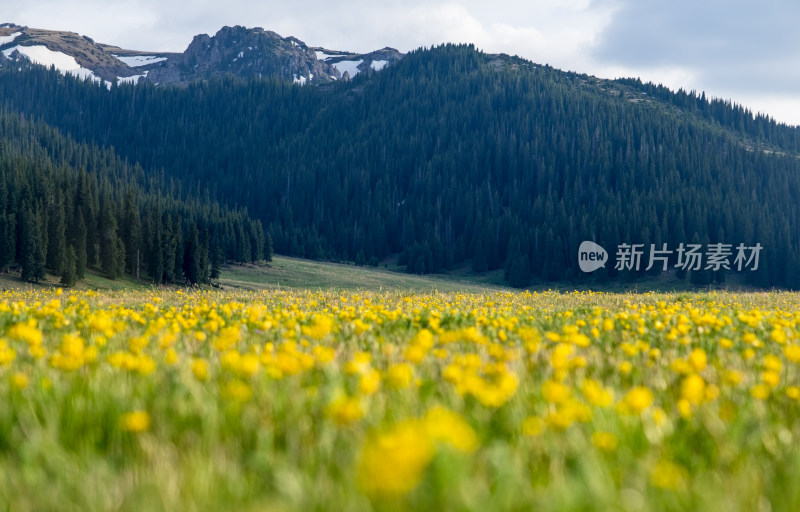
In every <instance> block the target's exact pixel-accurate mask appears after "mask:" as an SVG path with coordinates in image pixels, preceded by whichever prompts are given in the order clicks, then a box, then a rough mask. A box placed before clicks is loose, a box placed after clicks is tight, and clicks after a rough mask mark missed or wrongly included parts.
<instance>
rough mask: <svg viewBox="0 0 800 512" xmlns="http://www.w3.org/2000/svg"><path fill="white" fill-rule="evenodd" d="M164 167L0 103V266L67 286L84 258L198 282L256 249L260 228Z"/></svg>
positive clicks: (256, 254) (154, 276) (158, 279)
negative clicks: (160, 170)
mask: <svg viewBox="0 0 800 512" xmlns="http://www.w3.org/2000/svg"><path fill="white" fill-rule="evenodd" d="M180 195H181V194H180V187H179V185H177V184H176V182H175V181H174V180H168V179H165V178H164V176H163V174H162V175H157V174H155V173H151V174H145V172H144V170H143V169H142V168H141V167H140V166H138V165H134V166H131V165H128V164H126V163H125V162H123V161H122V160H121V159H120V158H119V157H118V156H116V155H115V153H114V152H113V151H111V150H107V149H100V148H98V147H97V146H96V145H87V144H79V143H76V142H75V141H73V140H72V139H70V138H68V137H64V136H62V135H61V134H60V133H59V132H58V131H57V130H55V129H53V128H50V127H48V126H45V125H43V124H41V123H38V122H37V123H34V122H31V121H26V120H25V119H24V118H21V117H20V116H19V115H16V114H9V113H6V112H2V111H0V271H8V270H9V269H11V268H12V267H13V268H15V269H16V268H18V269H19V272H20V277H21V278H22V279H23V280H26V281H35V282H39V281H40V280H42V279H44V278H45V276H46V271H48V270H49V271H50V272H51V273H53V274H56V275H60V276H61V280H62V281H61V282H62V284H64V285H67V286H72V285H74V284H75V283H76V281H77V280H78V279H80V278H83V277H84V276H85V273H86V269H87V267H90V266H96V267H97V268H98V269H99V270H101V271H102V273H104V274H105V275H106V276H107V277H110V278H115V277H118V276H120V275H121V274H122V273H124V272H127V273H129V274H131V275H133V276H136V277H138V278H140V279H142V280H145V279H146V280H148V281H151V282H155V283H188V284H195V283H203V282H206V283H207V282H210V280H211V279H213V278H217V277H219V267H220V265H221V264H222V263H223V262H224V261H225V260H226V259H227V260H235V261H250V260H255V259H263V258H264V257H266V256H268V255H265V254H264V244H265V240H264V231H263V228H262V227H261V223H260V222H259V221H255V220H252V219H250V218H249V217H248V216H247V214H246V213H245V212H241V211H232V210H229V209H227V208H224V207H221V206H220V205H219V204H218V203H216V202H213V201H210V200H205V201H200V200H197V199H191V200H182V199H180Z"/></svg>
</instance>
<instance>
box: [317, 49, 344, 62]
mask: <svg viewBox="0 0 800 512" xmlns="http://www.w3.org/2000/svg"><path fill="white" fill-rule="evenodd" d="M314 51H315V53H316V54H317V60H328V59H335V58H336V57H346V55H344V54H341V53H325V51H324V50H314Z"/></svg>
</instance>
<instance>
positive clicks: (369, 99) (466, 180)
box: [0, 45, 800, 287]
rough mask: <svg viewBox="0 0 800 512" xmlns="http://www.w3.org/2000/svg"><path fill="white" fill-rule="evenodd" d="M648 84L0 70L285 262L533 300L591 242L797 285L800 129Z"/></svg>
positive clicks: (25, 96)
mask: <svg viewBox="0 0 800 512" xmlns="http://www.w3.org/2000/svg"><path fill="white" fill-rule="evenodd" d="M314 51H315V52H317V51H320V50H314ZM322 53H325V52H322ZM325 54H326V55H330V54H327V53H325ZM318 60H319V59H318ZM62 82H64V83H68V84H69V86H68V87H65V86H62V85H59V84H61V83H62ZM648 87H649V86H647V85H645V84H640V83H636V82H632V81H616V82H615V81H607V80H598V79H595V78H592V77H588V76H585V75H579V74H575V73H565V72H561V71H558V70H555V69H552V68H550V67H547V66H539V65H535V64H533V63H531V62H528V61H525V60H523V59H518V58H512V57H508V56H497V55H486V54H483V53H480V52H477V51H475V49H474V48H472V47H469V46H452V45H445V46H442V47H438V48H433V49H430V50H419V51H416V52H412V53H411V54H409V55H407V56H405V57H404V58H403V59H402V60H400V61H398V62H396V63H395V64H394V65H392V66H389V67H387V68H386V69H385V70H384V71H382V72H380V73H373V74H364V73H359V74H358V76H356V77H355V78H354V79H353V80H352V81H351V82H348V83H342V82H331V83H328V84H325V85H324V86H323V87H312V88H310V87H303V88H301V87H293V86H292V85H291V84H290V83H288V82H287V80H285V79H283V78H281V77H277V76H272V77H267V78H262V79H247V80H241V79H232V78H220V79H212V80H209V81H204V82H195V83H189V84H187V86H186V87H184V88H180V89H178V88H161V87H158V88H156V87H153V86H152V85H149V84H141V85H139V86H137V87H128V86H125V87H117V88H112V90H111V91H106V90H105V89H104V88H102V87H97V86H95V87H92V86H91V85H89V84H82V85H79V84H76V83H75V82H74V80H69V79H67V80H64V79H63V77H60V76H59V75H58V74H56V73H53V72H49V73H48V72H44V71H42V70H34V69H30V70H23V71H10V70H9V71H5V72H0V99H2V101H3V102H4V104H5V105H7V106H8V107H9V108H13V109H15V110H18V111H20V112H25V113H27V114H30V115H33V116H37V117H39V116H40V117H42V118H43V119H45V120H47V122H49V123H53V124H54V125H56V126H58V127H60V128H61V129H63V130H64V131H66V132H67V133H70V134H71V135H72V136H74V137H75V138H77V139H78V140H85V141H94V142H96V143H98V144H102V145H113V146H114V147H115V149H116V150H117V151H118V152H119V153H120V154H122V155H124V156H125V157H126V158H128V159H129V160H130V161H135V162H139V163H140V164H141V165H142V166H143V167H144V168H145V169H147V170H151V171H155V170H158V169H163V170H164V172H165V173H166V175H167V176H172V177H175V178H177V179H179V180H181V181H182V182H183V183H184V185H185V186H187V187H188V188H189V189H190V190H195V189H200V190H202V189H203V188H208V189H209V190H210V193H211V194H212V196H213V197H216V198H219V199H220V200H225V201H226V202H227V203H228V204H230V205H237V206H246V207H247V208H248V211H249V212H250V213H251V214H252V215H254V216H255V217H257V218H258V219H260V220H261V221H262V222H263V223H264V224H265V225H267V226H269V228H268V229H269V232H270V233H271V235H272V237H273V239H274V242H275V248H276V250H277V251H278V252H281V253H284V254H290V255H297V256H304V257H310V258H315V259H332V260H351V261H352V260H356V261H360V262H369V261H370V260H372V261H379V260H381V259H383V258H386V257H388V256H390V255H392V254H399V256H400V261H401V263H402V264H404V265H406V266H407V268H408V270H409V271H411V272H417V273H431V272H438V271H441V270H443V269H448V268H453V267H455V266H461V265H471V266H472V268H474V269H475V270H478V271H482V270H487V269H498V268H502V269H504V270H505V273H506V275H507V276H508V278H509V281H510V282H512V283H513V284H515V285H517V286H524V285H525V284H527V283H528V282H530V280H531V279H535V280H558V279H583V278H585V276H584V275H583V274H581V273H580V272H579V270H578V269H577V258H576V255H577V248H578V246H579V244H580V243H581V241H583V240H596V241H598V243H600V244H601V245H604V246H605V247H606V248H614V247H616V245H617V244H620V243H623V242H624V243H642V244H645V245H646V246H647V247H649V244H656V245H657V246H659V247H660V244H662V243H667V244H669V246H670V247H671V248H672V249H673V250H674V249H675V248H677V246H678V244H680V243H692V242H696V243H700V244H708V243H714V242H720V243H722V242H725V243H730V244H738V243H745V244H748V245H753V244H755V243H761V244H762V245H763V246H764V247H765V250H764V254H763V255H762V261H761V265H760V267H759V269H758V271H757V272H750V273H748V274H746V276H747V280H748V282H751V283H753V284H757V285H760V286H773V285H777V286H789V287H798V286H800V273H798V269H800V240H798V239H797V237H794V236H792V233H794V232H796V230H797V229H798V228H800V212H798V209H797V208H796V199H797V197H800V162H799V161H798V158H797V148H798V147H800V146H799V145H798V141H800V132H799V131H798V129H797V128H793V127H787V126H783V125H778V124H776V123H774V122H772V121H771V120H769V119H767V118H763V117H755V118H754V117H752V116H751V115H750V113H749V112H747V111H746V110H744V109H742V108H741V107H736V106H733V105H730V104H726V103H723V102H710V101H708V100H706V99H705V98H697V97H696V96H694V95H688V94H686V93H682V92H679V93H671V92H669V93H667V92H663V91H662V92H659V93H658V94H653V91H652V90H650V89H649V88H648ZM648 91H649V92H648ZM32 98H47V99H46V101H41V100H40V101H34V100H33V99H32ZM610 252H611V253H612V255H613V252H614V251H613V249H610ZM676 259H677V255H676V254H672V255H671V256H670V265H671V266H673V265H674V264H675V263H676ZM646 265H647V262H646V261H645V262H644V265H642V268H644V267H645V266H646ZM609 267H611V266H610V265H609ZM617 274H618V272H616V271H615V270H614V269H613V268H606V269H605V270H601V271H598V272H597V273H596V274H595V275H596V276H597V277H596V278H598V279H608V278H612V277H615V276H616V275H617ZM619 274H622V277H624V278H626V279H628V278H635V277H636V275H637V273H635V272H628V271H624V272H620V273H619ZM688 278H691V279H692V280H693V281H694V282H696V283H703V282H708V280H716V281H722V280H724V279H725V273H724V272H716V273H710V272H705V270H704V269H700V270H699V271H697V272H692V273H691V275H690V276H688Z"/></svg>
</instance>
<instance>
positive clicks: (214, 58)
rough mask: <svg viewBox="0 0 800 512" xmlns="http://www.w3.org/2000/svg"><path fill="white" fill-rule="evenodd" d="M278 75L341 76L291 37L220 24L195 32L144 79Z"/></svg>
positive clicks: (306, 79) (303, 78)
mask: <svg viewBox="0 0 800 512" xmlns="http://www.w3.org/2000/svg"><path fill="white" fill-rule="evenodd" d="M227 74H231V75H236V76H242V77H252V76H271V75H274V76H278V77H280V78H283V79H284V80H288V81H294V82H297V83H313V82H317V83H320V82H328V81H331V80H334V79H339V78H341V75H340V74H339V73H338V71H337V70H336V68H334V67H333V66H331V65H330V64H328V63H326V62H324V61H320V60H318V59H317V57H316V54H315V53H314V51H312V50H311V49H309V47H308V46H307V45H306V44H305V43H304V42H302V41H300V40H299V39H297V38H294V37H286V38H284V37H281V36H280V35H278V34H276V33H275V32H272V31H268V30H264V29H261V28H252V29H247V28H244V27H241V26H235V27H223V28H222V29H221V30H220V31H219V32H217V33H216V34H215V35H214V36H213V37H212V36H208V35H206V34H202V35H198V36H195V38H194V40H193V41H192V42H191V44H190V45H189V47H188V48H187V49H186V51H185V52H184V53H183V54H182V55H180V56H178V57H177V58H174V59H169V60H167V61H166V62H164V63H163V64H162V65H161V66H155V67H154V68H153V69H151V70H150V72H149V73H148V76H147V78H148V80H151V81H154V82H159V83H169V82H181V83H186V82H190V81H193V80H198V79H200V80H202V79H208V78H211V77H214V76H222V75H227Z"/></svg>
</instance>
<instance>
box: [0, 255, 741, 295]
mask: <svg viewBox="0 0 800 512" xmlns="http://www.w3.org/2000/svg"><path fill="white" fill-rule="evenodd" d="M58 281H59V278H58V277H57V276H53V275H50V274H48V275H47V279H46V280H45V281H44V282H42V283H40V284H32V283H24V282H22V281H20V279H19V275H18V274H16V275H15V274H14V273H11V274H2V273H0V289H25V288H32V289H39V288H49V287H57V286H59V284H58ZM503 282H504V281H503V272H502V271H499V270H495V271H492V272H486V273H482V274H474V273H472V272H471V271H470V270H469V268H468V267H465V268H460V269H456V270H453V271H451V272H449V273H447V274H439V275H426V276H418V275H413V274H406V273H405V272H403V271H402V268H401V267H399V266H397V265H396V263H395V262H393V261H388V262H387V265H386V267H379V268H370V267H356V266H354V265H346V264H340V263H325V262H318V261H310V260H304V259H299V258H290V257H286V256H275V258H274V260H273V261H272V262H271V263H270V264H269V265H249V264H248V265H229V266H226V267H225V268H223V271H222V278H221V279H220V285H221V286H222V287H223V288H225V289H237V288H238V289H245V290H263V289H281V288H289V289H328V288H333V289H340V290H374V291H380V290H408V291H417V292H428V291H433V290H439V291H441V292H473V293H483V292H496V291H506V290H512V288H508V287H507V286H504V284H503ZM152 286H153V285H152V284H151V283H150V282H149V281H148V280H147V279H142V280H141V281H136V280H135V279H133V278H131V277H129V276H124V277H121V278H119V279H115V280H110V279H106V278H105V277H103V275H102V274H101V273H100V272H99V271H96V270H92V269H90V270H89V272H88V273H87V276H86V279H84V280H83V281H81V282H80V283H78V286H77V288H78V289H88V288H91V289H94V290H122V289H147V288H151V287H152ZM717 288H718V289H719V288H722V289H730V290H734V291H753V289H751V288H748V287H746V286H744V285H743V284H742V280H741V276H736V275H731V276H729V278H728V283H726V284H725V285H724V286H721V287H717ZM529 289H530V290H532V291H533V290H537V291H543V290H548V289H553V290H561V291H573V290H597V291H604V292H617V293H629V292H633V293H636V292H649V291H654V292H692V291H703V290H706V289H705V288H696V287H694V286H693V285H692V284H691V283H690V282H689V280H688V279H685V280H683V281H681V280H678V279H676V278H675V277H674V275H672V274H669V275H663V276H659V277H655V278H648V279H646V280H637V281H632V282H624V281H620V280H613V281H609V282H608V283H605V284H599V283H596V282H592V281H587V282H584V283H580V282H555V283H549V282H535V283H532V284H531V286H530V287H529Z"/></svg>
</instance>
